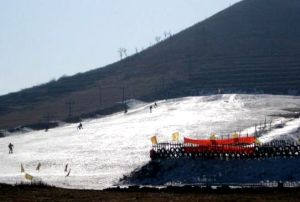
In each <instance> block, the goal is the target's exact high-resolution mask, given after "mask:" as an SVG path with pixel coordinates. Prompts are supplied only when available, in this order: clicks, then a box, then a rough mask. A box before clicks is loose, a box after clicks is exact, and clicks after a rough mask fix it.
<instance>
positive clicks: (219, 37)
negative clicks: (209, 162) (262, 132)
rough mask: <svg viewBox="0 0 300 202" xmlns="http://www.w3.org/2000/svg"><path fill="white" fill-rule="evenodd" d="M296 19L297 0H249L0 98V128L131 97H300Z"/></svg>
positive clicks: (299, 14) (59, 116) (83, 111)
mask: <svg viewBox="0 0 300 202" xmlns="http://www.w3.org/2000/svg"><path fill="white" fill-rule="evenodd" d="M174 20H176V19H174ZM299 22H300V1H299V0H284V1H283V0H244V1H242V2H240V3H237V4H235V5H233V6H232V7H230V8H228V9H226V10H224V11H222V12H220V13H218V14H216V15H215V16H212V17H211V18H208V19H206V20H205V21H203V22H200V23H198V24H195V25H194V26H192V27H190V28H188V29H186V30H184V31H182V32H180V33H178V34H177V35H174V36H172V37H170V38H168V39H166V40H164V41H162V42H161V43H159V44H156V45H155V46H152V47H150V48H148V49H146V50H145V51H143V52H141V53H138V54H136V55H133V56H130V57H128V58H126V59H124V60H122V61H119V62H117V63H114V64H111V65H108V66H106V67H104V68H99V69H95V70H93V71H90V72H86V73H81V74H77V75H75V76H72V77H64V78H62V79H59V80H58V81H55V82H51V83H47V84H44V85H42V86H36V87H34V88H29V89H26V90H23V91H20V92H17V93H13V94H8V95H5V96H1V97H0V128H5V127H13V126H16V125H24V124H32V123H36V122H43V121H45V115H47V114H50V117H52V119H66V118H67V117H68V115H69V113H68V112H69V111H68V109H69V108H68V105H66V103H67V102H69V101H74V104H73V105H72V116H81V115H82V114H88V113H92V112H95V111H99V110H100V109H105V108H109V107H113V106H115V105H116V103H119V102H121V101H123V100H124V99H129V98H136V99H144V100H154V99H161V98H165V97H180V96H187V95H191V94H193V95H194V94H201V93H217V92H218V90H219V89H222V90H223V91H224V92H264V93H272V94H299V92H300V90H299V88H300V27H299V26H298V24H299ZM112 110H113V109H112ZM108 111H109V110H108ZM99 113H100V112H99Z"/></svg>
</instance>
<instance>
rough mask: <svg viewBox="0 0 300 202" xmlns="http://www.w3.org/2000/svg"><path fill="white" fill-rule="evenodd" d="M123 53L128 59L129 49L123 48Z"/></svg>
mask: <svg viewBox="0 0 300 202" xmlns="http://www.w3.org/2000/svg"><path fill="white" fill-rule="evenodd" d="M123 53H124V55H125V57H127V49H126V48H123Z"/></svg>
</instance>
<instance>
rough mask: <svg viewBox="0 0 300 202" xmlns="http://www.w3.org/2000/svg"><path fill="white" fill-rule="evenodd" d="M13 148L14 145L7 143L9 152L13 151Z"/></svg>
mask: <svg viewBox="0 0 300 202" xmlns="http://www.w3.org/2000/svg"><path fill="white" fill-rule="evenodd" d="M13 148H14V145H13V144H12V143H11V142H10V143H9V145H8V149H9V152H8V153H9V154H12V153H13Z"/></svg>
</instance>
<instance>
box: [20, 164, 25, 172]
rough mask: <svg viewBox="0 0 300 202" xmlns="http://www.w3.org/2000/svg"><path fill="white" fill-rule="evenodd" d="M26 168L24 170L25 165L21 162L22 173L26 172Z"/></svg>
mask: <svg viewBox="0 0 300 202" xmlns="http://www.w3.org/2000/svg"><path fill="white" fill-rule="evenodd" d="M24 172H25V170H24V167H23V164H22V163H21V173H24Z"/></svg>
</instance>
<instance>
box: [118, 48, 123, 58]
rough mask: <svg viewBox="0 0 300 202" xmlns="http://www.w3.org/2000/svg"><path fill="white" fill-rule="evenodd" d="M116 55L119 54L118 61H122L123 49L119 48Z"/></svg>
mask: <svg viewBox="0 0 300 202" xmlns="http://www.w3.org/2000/svg"><path fill="white" fill-rule="evenodd" d="M118 53H119V56H120V59H121V60H122V59H123V48H119V50H118Z"/></svg>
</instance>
